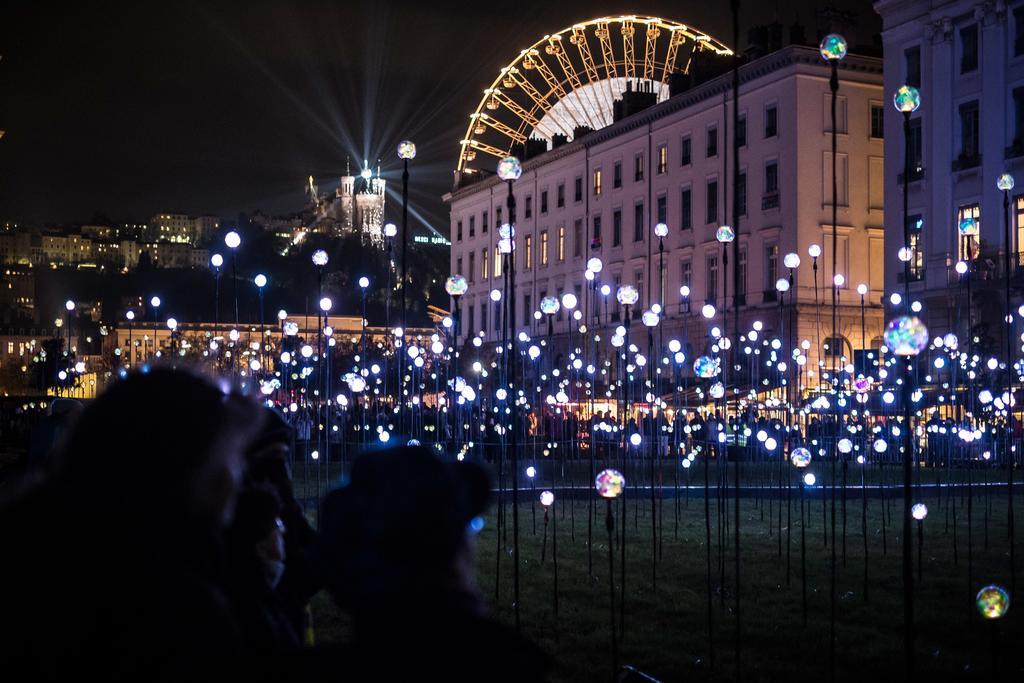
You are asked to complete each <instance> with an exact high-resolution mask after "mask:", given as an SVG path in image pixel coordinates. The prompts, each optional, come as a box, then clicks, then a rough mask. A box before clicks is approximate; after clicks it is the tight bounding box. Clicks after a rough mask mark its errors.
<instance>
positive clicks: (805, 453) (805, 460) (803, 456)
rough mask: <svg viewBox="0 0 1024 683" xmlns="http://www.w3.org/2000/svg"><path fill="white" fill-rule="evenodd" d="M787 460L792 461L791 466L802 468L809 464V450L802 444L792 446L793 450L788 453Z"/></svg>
mask: <svg viewBox="0 0 1024 683" xmlns="http://www.w3.org/2000/svg"><path fill="white" fill-rule="evenodd" d="M789 461H790V462H791V463H793V467H799V468H801V469H803V468H804V467H807V466H808V465H810V464H811V452H810V451H809V450H807V449H806V448H804V447H803V446H799V447H797V448H794V449H793V452H792V453H790V454H789Z"/></svg>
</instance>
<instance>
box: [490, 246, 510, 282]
mask: <svg viewBox="0 0 1024 683" xmlns="http://www.w3.org/2000/svg"><path fill="white" fill-rule="evenodd" d="M513 256H514V254H513ZM501 257H502V255H501V250H500V249H499V248H498V247H495V248H494V277H496V278H499V277H501Z"/></svg>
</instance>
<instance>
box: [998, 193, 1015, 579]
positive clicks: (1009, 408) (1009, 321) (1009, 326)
mask: <svg viewBox="0 0 1024 683" xmlns="http://www.w3.org/2000/svg"><path fill="white" fill-rule="evenodd" d="M1013 185H1014V182H1013V176H1012V175H1010V174H1009V173H1003V174H1002V175H1000V176H999V178H998V179H997V180H996V187H997V188H998V189H999V190H1000V191H1001V192H1002V193H1003V244H1004V246H1003V259H1004V260H1003V263H1004V265H1005V272H1004V273H1003V285H1004V286H1005V288H1006V289H1005V296H1006V309H1005V310H1006V311H1007V314H1006V315H1005V316H1004V318H1003V320H1004V321H1005V325H1006V330H1005V335H1004V336H1005V337H1006V391H1007V395H1008V397H1009V400H1008V401H1007V402H1006V433H1007V437H1006V439H1005V440H1004V443H1005V446H1004V447H1005V449H1006V452H1005V454H1004V457H1005V461H1006V463H1007V472H1008V475H1007V476H1008V480H1007V481H1008V487H1009V490H1010V491H1013V467H1014V462H1013V458H1014V453H1013V447H1012V446H1011V445H1010V441H1011V438H1012V435H1013V433H1014V431H1013V316H1012V315H1010V314H1009V310H1010V191H1011V190H1013ZM1007 500H1008V504H1009V507H1008V508H1007V511H1008V512H1007V520H1008V524H1009V527H1010V528H1009V535H1010V572H1011V577H1010V580H1011V582H1012V583H1011V587H1012V586H1013V585H1015V584H1016V578H1017V576H1016V572H1017V570H1016V567H1017V562H1016V542H1015V540H1014V536H1015V535H1016V534H1015V533H1014V528H1013V527H1014V524H1013V495H1012V494H1011V495H1009V496H1008V498H1007Z"/></svg>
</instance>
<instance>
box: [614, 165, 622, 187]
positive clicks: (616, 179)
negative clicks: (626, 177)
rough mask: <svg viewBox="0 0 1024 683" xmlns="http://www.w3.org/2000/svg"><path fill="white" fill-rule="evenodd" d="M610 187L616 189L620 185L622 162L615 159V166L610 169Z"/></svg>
mask: <svg viewBox="0 0 1024 683" xmlns="http://www.w3.org/2000/svg"><path fill="white" fill-rule="evenodd" d="M612 187H613V188H614V189H618V188H620V187H622V162H621V161H616V162H615V166H614V167H613V169H612Z"/></svg>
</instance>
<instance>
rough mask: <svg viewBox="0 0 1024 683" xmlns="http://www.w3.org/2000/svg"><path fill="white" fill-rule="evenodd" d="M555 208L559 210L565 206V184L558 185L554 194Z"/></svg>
mask: <svg viewBox="0 0 1024 683" xmlns="http://www.w3.org/2000/svg"><path fill="white" fill-rule="evenodd" d="M555 206H556V207H558V208H559V209H561V208H563V207H564V206H565V183H558V190H557V191H556V194H555Z"/></svg>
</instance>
